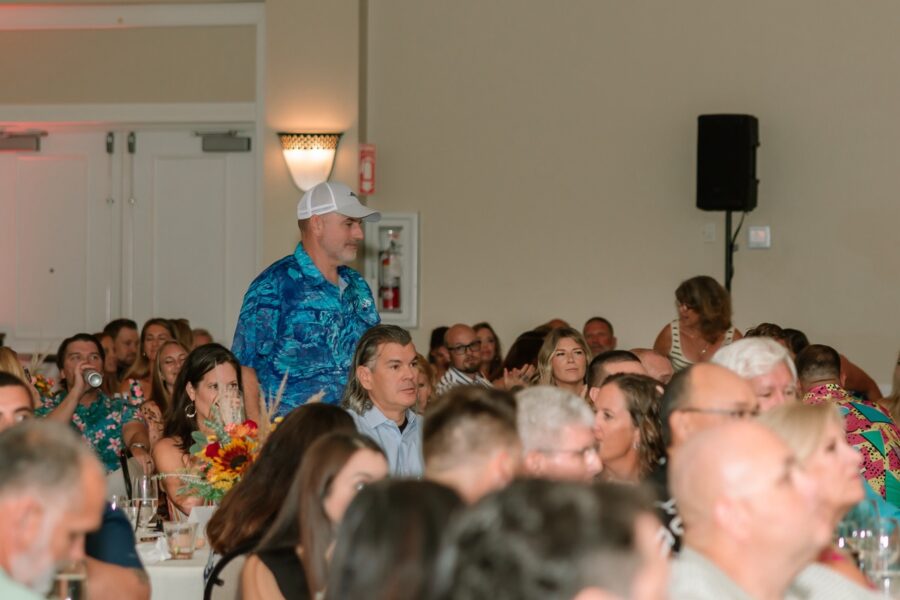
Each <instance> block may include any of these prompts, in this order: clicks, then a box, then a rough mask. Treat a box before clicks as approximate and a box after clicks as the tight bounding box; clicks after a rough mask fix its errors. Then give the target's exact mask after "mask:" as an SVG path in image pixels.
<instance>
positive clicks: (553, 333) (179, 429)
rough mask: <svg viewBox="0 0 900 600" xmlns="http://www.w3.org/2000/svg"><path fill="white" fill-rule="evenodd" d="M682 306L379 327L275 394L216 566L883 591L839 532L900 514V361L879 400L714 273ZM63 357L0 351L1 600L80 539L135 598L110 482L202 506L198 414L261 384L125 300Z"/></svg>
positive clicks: (213, 414)
mask: <svg viewBox="0 0 900 600" xmlns="http://www.w3.org/2000/svg"><path fill="white" fill-rule="evenodd" d="M675 300H676V306H677V318H676V319H674V320H673V321H671V322H670V323H668V324H666V325H665V326H664V327H663V328H662V330H661V331H660V333H659V335H658V336H657V338H656V340H655V341H654V342H653V344H652V348H650V347H643V348H641V347H638V348H634V349H632V350H626V349H622V348H617V343H618V340H617V338H616V336H615V335H614V330H613V324H612V323H611V322H610V321H609V320H607V319H606V318H603V317H599V316H595V317H591V318H590V319H588V321H587V322H586V323H585V324H584V326H583V327H582V329H581V330H579V329H576V328H573V327H571V326H570V325H569V324H568V323H566V322H564V321H562V320H560V319H551V320H550V321H547V322H546V323H544V324H542V325H538V326H536V327H534V328H531V329H528V330H527V331H525V332H523V333H521V334H520V335H518V336H517V337H516V338H515V340H514V341H513V343H512V344H510V345H509V346H508V350H507V352H506V353H505V354H504V353H503V352H502V351H501V347H502V346H501V343H500V339H499V337H498V336H497V333H496V331H495V330H494V328H493V327H492V326H491V325H490V323H488V322H479V323H475V324H472V325H469V324H465V323H456V324H452V325H450V326H448V327H439V328H436V329H435V331H434V332H433V334H432V335H431V339H430V346H429V348H428V350H427V351H426V350H424V349H417V348H416V347H415V344H414V343H413V340H412V337H411V336H410V334H409V332H408V331H406V330H404V329H402V328H400V327H397V326H393V325H384V324H380V325H374V326H372V327H371V328H369V329H368V330H366V331H365V332H364V333H363V334H362V336H361V338H360V339H359V341H358V343H357V345H356V348H355V352H354V353H353V357H352V361H351V363H350V366H349V369H348V370H347V377H346V385H345V387H344V392H343V396H342V397H341V398H339V399H338V402H337V403H334V402H327V403H326V402H314V401H310V402H308V403H306V404H302V405H300V406H298V407H296V408H293V409H292V410H289V411H288V412H287V413H286V414H285V415H284V416H283V420H282V419H281V418H280V419H279V423H278V425H277V427H276V428H275V429H274V431H273V432H272V433H271V435H269V436H268V437H267V438H266V440H265V442H264V444H263V445H262V447H261V449H260V450H259V453H258V454H257V456H256V458H255V460H254V461H253V463H252V465H251V466H250V467H249V469H248V470H247V471H246V473H245V474H244V475H243V477H242V479H241V480H240V481H239V482H238V483H237V484H236V485H235V486H234V487H233V488H231V490H230V491H229V492H228V493H227V494H226V495H225V496H224V498H223V499H222V500H221V501H220V502H219V505H218V508H217V509H216V512H215V513H214V514H213V516H212V518H211V520H210V521H209V523H208V525H207V528H206V533H207V537H208V539H209V543H210V546H211V559H210V563H211V566H212V565H213V564H215V563H216V562H217V561H219V562H220V563H221V564H222V565H224V564H225V563H228V562H229V561H231V560H234V559H236V558H237V559H239V560H240V563H239V564H243V567H242V568H241V569H240V571H239V572H240V577H239V581H238V588H239V589H240V597H242V598H245V599H250V600H252V599H269V598H272V599H276V600H277V599H279V598H285V599H288V600H290V599H293V598H325V599H326V600H329V599H348V600H349V599H355V598H379V599H385V600H388V599H390V600H397V599H405V598H409V599H415V598H435V599H447V600H450V599H461V600H462V599H479V598H486V599H487V598H491V599H492V600H504V599H507V598H508V599H510V600H512V599H530V598H534V599H538V598H540V599H542V600H543V599H560V600H563V599H565V600H571V599H580V600H586V599H593V598H595V599H601V598H605V599H621V600H626V599H635V600H663V599H665V598H671V599H672V600H679V599H685V600H686V599H699V600H704V599H707V598H708V599H718V598H725V599H728V598H735V599H743V598H751V599H758V600H769V599H774V598H811V599H815V598H824V599H831V598H835V599H838V598H840V599H844V598H862V599H865V598H874V597H877V596H876V595H875V589H876V588H877V587H878V586H879V585H881V581H880V580H879V577H880V576H881V575H880V574H879V572H876V571H873V570H872V569H870V568H869V567H868V566H867V563H866V562H865V561H864V560H859V557H858V556H856V555H854V554H852V553H851V552H849V551H848V550H849V549H850V548H848V547H847V546H845V545H844V544H843V542H840V541H839V540H841V539H842V538H841V537H840V536H838V535H836V532H840V531H843V524H844V523H845V522H846V521H845V519H846V518H847V515H848V514H854V511H855V510H856V509H855V507H858V506H859V505H861V503H866V506H873V507H875V510H876V511H877V514H879V515H880V516H881V518H883V519H885V520H887V519H891V518H896V517H898V515H900V428H898V425H897V423H898V421H897V417H898V416H900V358H898V360H897V363H896V367H895V370H894V375H893V388H892V390H891V392H890V393H889V394H885V395H884V396H883V395H882V393H881V390H880V389H878V386H877V384H875V382H874V380H873V379H872V378H871V377H870V376H869V375H867V374H866V373H865V372H864V371H863V370H862V369H861V368H860V367H858V366H857V365H855V364H854V363H853V362H852V361H851V360H850V359H848V358H847V357H846V356H845V355H843V354H842V353H840V352H839V350H838V349H835V348H832V347H830V346H827V345H823V344H817V343H811V342H810V340H809V339H807V337H806V336H805V335H804V334H803V332H801V331H799V330H796V329H790V328H782V327H780V326H778V325H776V324H774V323H762V324H759V325H757V326H755V327H753V328H751V329H748V330H746V332H745V333H744V334H743V335H742V334H741V332H740V331H738V330H737V328H736V327H735V326H734V325H733V323H732V320H731V304H730V298H729V296H728V293H727V292H726V291H725V290H724V289H723V288H722V287H721V286H720V285H719V284H718V283H717V282H716V281H715V280H714V279H712V278H710V277H705V276H700V277H695V278H692V279H689V280H687V281H685V282H683V283H682V284H681V285H680V286H679V287H678V289H677V290H676V292H675ZM620 335H622V334H621V332H620ZM647 342H648V343H647V344H646V345H647V346H650V345H651V344H649V342H650V340H647ZM890 360H891V361H893V357H891V358H890ZM55 361H56V365H57V368H58V369H59V386H58V388H57V389H56V390H54V391H53V392H52V393H46V392H41V391H39V389H38V388H37V387H35V385H33V383H34V378H33V374H32V373H30V372H29V371H28V370H27V369H25V368H24V366H23V364H22V363H21V362H20V360H19V358H18V357H17V355H16V354H15V352H13V351H12V349H8V348H0V597H2V598H6V597H10V598H32V597H37V596H31V595H28V594H29V593H44V592H45V591H46V587H47V585H48V583H49V582H50V581H51V580H52V578H53V575H54V573H55V571H56V569H57V568H58V567H59V566H60V565H61V564H63V563H64V562H66V561H70V560H73V559H74V560H86V561H87V562H86V564H87V573H88V579H89V581H91V582H92V583H91V584H90V585H91V588H90V589H91V590H92V596H91V597H92V598H95V597H96V598H101V599H102V598H106V597H111V598H112V597H114V598H126V599H127V598H136V599H137V598H140V599H142V598H147V597H149V593H150V588H149V583H148V579H147V576H146V573H145V572H144V569H143V567H142V565H141V563H140V560H139V559H138V558H137V556H136V553H135V550H134V545H135V539H134V536H133V534H132V532H131V529H130V527H128V526H127V523H126V526H125V527H124V529H122V527H121V523H122V520H121V519H122V518H124V517H122V516H121V515H118V514H117V511H116V510H114V508H113V507H111V506H110V505H109V504H108V503H106V504H105V506H104V502H103V498H108V497H110V496H111V495H113V494H123V493H126V492H125V490H124V489H123V485H124V483H125V481H126V480H128V474H127V472H123V469H125V470H127V469H128V468H129V465H131V466H132V467H134V466H137V468H139V469H140V470H141V472H143V473H146V474H152V475H154V476H155V477H157V478H158V480H159V481H160V490H161V491H162V492H163V493H164V495H163V496H161V497H164V498H165V500H166V501H165V502H161V503H160V504H161V505H162V506H161V507H160V511H161V514H162V515H163V516H164V518H170V519H179V518H185V517H186V516H187V515H189V514H190V513H191V511H192V509H194V507H196V506H199V505H201V504H204V503H205V501H204V499H202V498H200V497H198V496H192V495H191V493H190V492H189V491H187V490H188V486H186V485H185V484H186V481H185V480H184V479H183V477H184V476H185V473H186V470H187V469H188V468H189V467H191V466H192V464H194V461H196V458H195V457H193V456H192V455H191V451H190V448H191V446H192V445H193V444H194V441H195V440H194V436H195V434H197V433H198V432H199V433H200V434H202V435H203V436H204V437H206V436H213V435H214V433H215V428H214V424H215V423H216V421H217V420H221V419H222V418H224V417H223V414H224V413H223V411H225V408H226V406H227V407H229V410H232V409H234V408H235V407H237V410H238V412H241V413H242V414H243V415H245V416H246V415H249V416H251V417H253V418H260V417H259V415H260V414H263V417H262V418H266V415H267V414H268V413H265V412H262V413H261V405H260V401H259V398H260V397H261V394H260V391H261V390H259V389H257V382H256V378H255V376H252V373H253V372H252V371H250V372H249V373H250V375H248V370H247V369H246V365H242V364H241V363H240V361H239V360H238V358H237V357H236V355H235V354H233V353H232V352H231V351H230V350H229V349H228V348H226V347H224V346H222V345H219V344H217V343H215V342H214V341H213V340H212V337H211V336H210V335H209V332H208V331H205V330H200V329H193V330H192V329H191V327H190V324H189V323H188V322H187V321H186V320H184V319H164V318H153V319H150V320H148V321H147V322H145V323H143V324H140V326H139V324H138V323H135V322H134V321H131V320H129V319H116V320H114V321H112V322H110V323H109V324H108V325H107V326H106V327H105V328H104V329H103V331H102V332H101V333H99V334H96V335H93V334H88V333H74V334H73V335H71V336H70V337H68V338H66V339H65V340H63V341H62V343H61V344H60V346H59V349H58V351H57V353H56V356H55ZM92 372H97V373H100V374H101V375H102V377H103V382H102V384H97V385H94V384H93V383H91V381H92V379H91V377H90V375H91V373H92ZM262 396H265V394H262ZM268 400H269V401H271V400H272V399H271V398H268ZM241 408H243V410H242V411H241ZM262 408H263V409H264V408H265V407H264V406H263V407H262ZM225 412H228V411H225ZM229 414H230V413H229ZM124 459H130V460H124ZM132 475H133V473H132ZM30 506H34V507H39V509H40V510H37V511H36V512H34V511H33V512H31V513H29V512H28V510H29V507H30ZM35 510H36V509H35ZM31 514H34V515H37V516H34V517H29V515H31ZM86 535H87V536H88V537H89V539H88V543H87V544H85V543H84V537H85V536H86ZM62 539H66V540H68V541H67V542H66V543H64V544H63V543H55V542H53V540H62ZM110 548H115V550H110ZM85 549H87V557H86V555H85ZM898 550H900V549H898ZM894 568H895V569H896V570H897V571H900V560H898V561H897V562H896V565H894ZM209 585H215V577H213V578H212V579H211V581H210V584H209ZM15 594H18V595H15Z"/></svg>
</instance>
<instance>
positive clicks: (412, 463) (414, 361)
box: [342, 325, 425, 477]
mask: <svg viewBox="0 0 900 600" xmlns="http://www.w3.org/2000/svg"><path fill="white" fill-rule="evenodd" d="M418 360H419V359H418V354H416V347H415V346H414V345H413V342H412V338H411V337H410V336H409V332H407V331H406V330H405V329H401V328H400V327H397V326H396V325H378V326H377V327H373V328H371V329H369V330H368V331H367V332H366V333H364V334H363V336H362V337H361V338H360V340H359V347H357V349H356V353H355V354H354V355H353V364H352V365H351V367H350V380H349V381H348V382H347V387H346V389H345V390H344V397H343V402H342V406H343V407H344V408H345V409H346V410H347V412H349V413H350V416H351V417H352V418H353V422H354V423H355V424H356V428H357V429H358V430H359V432H360V433H362V434H364V435H367V436H369V437H370V438H372V439H373V440H375V442H376V443H377V444H378V445H379V446H381V449H382V450H384V454H385V455H386V456H387V459H388V466H389V467H390V470H391V475H394V476H399V477H421V476H422V473H423V472H424V470H425V465H424V461H423V459H422V418H421V417H420V416H419V415H417V414H416V413H415V411H413V408H414V407H415V405H416V399H417V397H418V389H419V387H418V376H419V368H418V366H417V365H418Z"/></svg>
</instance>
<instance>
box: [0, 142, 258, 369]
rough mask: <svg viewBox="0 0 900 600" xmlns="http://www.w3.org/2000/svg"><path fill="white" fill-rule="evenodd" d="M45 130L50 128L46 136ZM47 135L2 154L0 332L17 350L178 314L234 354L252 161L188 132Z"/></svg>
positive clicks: (247, 251)
mask: <svg viewBox="0 0 900 600" xmlns="http://www.w3.org/2000/svg"><path fill="white" fill-rule="evenodd" d="M45 129H47V128H45ZM128 133H129V132H128V131H114V132H113V134H114V135H113V145H112V152H111V153H110V152H108V151H107V131H106V130H98V131H90V132H67V131H54V130H53V129H52V128H51V129H49V135H48V136H47V137H45V138H43V140H42V144H41V150H40V152H35V153H0V332H5V333H6V334H7V337H6V342H5V343H6V345H9V346H11V347H13V348H14V349H16V350H19V351H22V352H34V351H38V352H48V351H55V350H56V346H57V345H58V344H59V342H60V341H61V340H62V339H63V338H64V337H66V336H68V335H72V334H74V333H78V332H96V331H99V330H100V329H101V328H102V327H103V325H104V324H106V323H107V322H109V321H110V320H111V319H114V318H117V317H130V318H133V319H134V320H136V321H137V322H138V323H139V324H140V323H143V321H145V320H146V319H148V318H151V317H167V318H175V317H185V318H188V319H189V320H190V321H191V324H192V325H193V326H194V327H205V328H207V329H209V330H210V332H211V333H212V334H213V336H214V337H215V338H216V339H217V340H218V341H221V342H222V343H224V344H226V345H230V343H231V336H232V335H233V333H234V327H235V323H236V322H237V315H238V312H239V310H240V305H241V301H242V299H243V294H244V292H245V291H246V289H247V286H248V285H249V283H250V281H251V280H252V278H253V277H254V276H255V274H256V246H257V244H256V231H257V225H256V214H257V211H256V184H255V180H256V174H255V165H256V162H255V158H254V157H255V152H256V151H257V150H256V149H255V148H254V151H253V152H244V153H230V152H229V153H204V152H203V151H202V149H201V138H199V137H196V136H195V135H194V134H193V133H192V132H191V131H190V130H179V131H155V130H154V131H146V130H144V131H136V132H135V133H134V138H135V144H134V152H133V153H131V152H129V150H128V143H127V138H128Z"/></svg>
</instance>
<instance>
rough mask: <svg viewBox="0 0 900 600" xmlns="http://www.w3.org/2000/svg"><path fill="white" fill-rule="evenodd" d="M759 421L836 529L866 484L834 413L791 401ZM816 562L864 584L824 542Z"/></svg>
mask: <svg viewBox="0 0 900 600" xmlns="http://www.w3.org/2000/svg"><path fill="white" fill-rule="evenodd" d="M759 420H760V422H761V423H762V424H763V425H766V426H767V427H769V428H770V429H772V430H773V431H774V432H775V433H776V434H778V435H779V436H780V437H781V438H782V439H783V440H784V441H785V442H786V443H787V445H788V446H790V448H791V450H792V451H793V452H794V455H795V456H796V458H797V461H798V462H799V463H800V466H801V467H802V468H803V470H804V471H805V472H806V473H807V474H808V475H809V476H810V477H812V478H813V480H814V481H815V482H816V488H817V489H818V490H819V500H820V507H821V509H822V510H823V514H824V515H825V516H826V517H827V518H828V519H830V521H831V525H832V527H833V528H836V527H837V525H838V523H839V522H840V520H841V519H842V518H843V517H844V515H845V514H846V513H847V511H849V510H850V509H851V508H852V507H853V506H854V505H855V504H857V503H858V502H859V501H861V500H862V499H863V498H864V497H865V489H864V487H863V486H864V485H866V484H865V483H864V482H863V481H862V478H861V477H860V474H859V467H860V463H861V457H860V455H859V452H857V451H856V450H855V449H853V448H852V447H851V446H850V445H849V444H847V438H846V436H845V435H844V420H843V418H842V417H841V413H840V412H839V410H838V408H837V407H836V406H834V405H833V404H830V403H822V404H817V405H812V406H810V405H807V404H801V403H798V402H793V403H787V404H783V405H781V406H778V407H776V408H773V409H772V410H770V411H768V412H765V413H763V414H762V416H760V417H759ZM817 560H818V562H819V563H821V564H823V565H825V566H827V567H829V568H831V569H834V570H835V571H837V572H838V573H840V574H842V575H844V576H845V577H847V578H849V579H851V580H853V581H855V582H856V583H859V584H861V585H864V586H869V585H870V584H869V581H868V579H866V576H865V575H863V573H862V572H861V571H860V570H859V568H857V566H856V564H855V563H854V561H853V560H852V558H851V557H850V556H849V555H847V554H845V553H843V552H842V551H840V550H838V549H837V548H836V547H835V546H834V545H833V544H832V543H830V542H829V543H828V545H826V546H825V547H823V548H822V549H821V552H820V553H819V557H818V559H817Z"/></svg>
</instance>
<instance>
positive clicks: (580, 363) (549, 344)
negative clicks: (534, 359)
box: [538, 327, 591, 398]
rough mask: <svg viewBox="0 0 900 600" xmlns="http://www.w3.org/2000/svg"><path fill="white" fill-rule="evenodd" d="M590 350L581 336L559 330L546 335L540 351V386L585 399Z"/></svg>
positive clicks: (576, 332) (573, 331)
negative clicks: (550, 386)
mask: <svg viewBox="0 0 900 600" xmlns="http://www.w3.org/2000/svg"><path fill="white" fill-rule="evenodd" d="M589 362H591V351H590V349H589V348H588V345H587V342H585V341H584V337H582V335H581V333H579V332H578V331H577V330H575V329H573V328H571V327H558V328H557V329H554V330H552V331H551V332H550V333H548V334H547V337H545V338H544V343H543V345H542V346H541V349H540V351H539V352H538V375H539V377H540V383H541V385H553V386H556V387H561V388H563V389H566V390H568V391H570V392H572V393H573V394H575V395H576V396H579V397H581V398H584V397H585V395H586V394H587V366H588V363H589Z"/></svg>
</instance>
